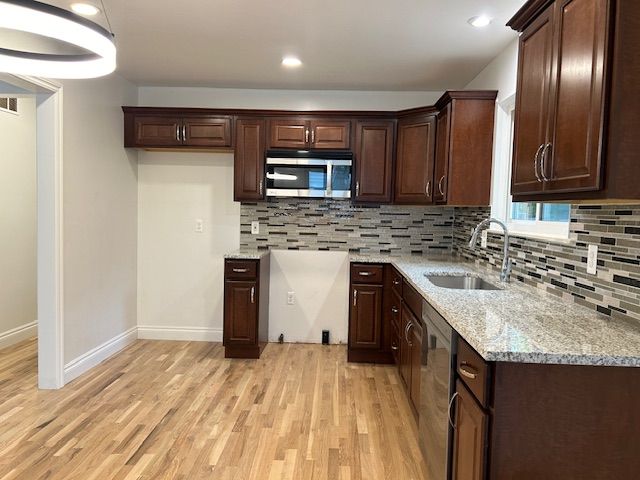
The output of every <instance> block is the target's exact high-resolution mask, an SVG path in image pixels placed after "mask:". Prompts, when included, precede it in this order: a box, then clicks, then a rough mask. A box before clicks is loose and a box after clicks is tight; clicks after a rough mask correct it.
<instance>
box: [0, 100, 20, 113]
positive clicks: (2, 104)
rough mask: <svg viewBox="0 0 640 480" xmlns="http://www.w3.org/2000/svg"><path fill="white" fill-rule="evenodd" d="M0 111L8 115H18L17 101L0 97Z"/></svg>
mask: <svg viewBox="0 0 640 480" xmlns="http://www.w3.org/2000/svg"><path fill="white" fill-rule="evenodd" d="M0 110H2V111H4V112H10V113H18V99H17V98H8V97H0Z"/></svg>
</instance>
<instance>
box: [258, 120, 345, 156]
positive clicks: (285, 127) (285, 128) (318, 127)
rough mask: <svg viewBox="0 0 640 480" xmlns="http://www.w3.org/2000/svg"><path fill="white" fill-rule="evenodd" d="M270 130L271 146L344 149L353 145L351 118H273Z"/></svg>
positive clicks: (301, 148) (302, 148)
mask: <svg viewBox="0 0 640 480" xmlns="http://www.w3.org/2000/svg"><path fill="white" fill-rule="evenodd" d="M269 130H270V133H269V148H295V149H300V150H304V149H320V150H322V149H333V150H344V149H348V148H349V147H350V146H351V142H350V135H351V122H350V121H349V120H306V119H303V118H285V119H272V120H271V121H270V122H269Z"/></svg>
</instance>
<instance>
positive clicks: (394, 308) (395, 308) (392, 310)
mask: <svg viewBox="0 0 640 480" xmlns="http://www.w3.org/2000/svg"><path fill="white" fill-rule="evenodd" d="M398 311H399V310H398V307H391V313H393V314H394V315H395V314H397V313H398Z"/></svg>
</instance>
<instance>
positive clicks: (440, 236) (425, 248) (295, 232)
mask: <svg viewBox="0 0 640 480" xmlns="http://www.w3.org/2000/svg"><path fill="white" fill-rule="evenodd" d="M453 211H454V209H453V208H441V207H420V206H406V207H405V206H398V205H375V206H373V205H372V206H362V205H353V204H351V203H350V202H345V201H340V200H306V199H297V198H296V199H279V198H278V199H271V200H270V201H268V202H260V203H243V204H242V207H241V213H240V231H241V234H240V246H241V247H243V248H259V249H260V248H274V249H275V248H277V249H289V250H344V251H351V252H359V253H390V254H409V253H414V254H428V253H431V254H433V253H436V252H437V253H443V254H450V253H452V249H453ZM252 221H259V222H260V234H259V235H251V222H252Z"/></svg>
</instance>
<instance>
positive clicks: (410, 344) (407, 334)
mask: <svg viewBox="0 0 640 480" xmlns="http://www.w3.org/2000/svg"><path fill="white" fill-rule="evenodd" d="M413 327H414V325H413V322H409V325H408V326H407V331H406V332H405V337H406V338H407V343H408V344H409V346H410V347H413V343H411V340H410V339H409V332H410V331H411V329H412V328H413Z"/></svg>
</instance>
